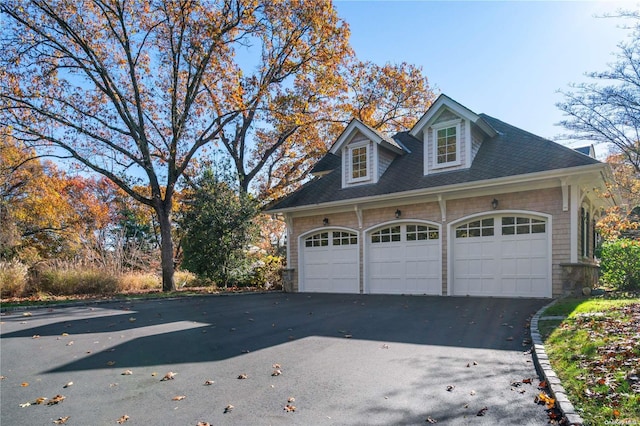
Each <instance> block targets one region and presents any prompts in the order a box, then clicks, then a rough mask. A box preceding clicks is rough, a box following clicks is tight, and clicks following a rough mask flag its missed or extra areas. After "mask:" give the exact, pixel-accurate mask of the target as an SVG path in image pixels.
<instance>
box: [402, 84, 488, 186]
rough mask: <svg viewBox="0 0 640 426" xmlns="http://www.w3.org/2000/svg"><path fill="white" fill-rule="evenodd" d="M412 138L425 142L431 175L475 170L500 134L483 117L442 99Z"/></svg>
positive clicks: (419, 125) (443, 97) (426, 115)
mask: <svg viewBox="0 0 640 426" xmlns="http://www.w3.org/2000/svg"><path fill="white" fill-rule="evenodd" d="M409 134H411V135H412V136H415V137H416V138H418V139H420V140H422V141H423V144H424V174H425V175H428V174H432V173H438V172H442V171H449V170H459V169H466V168H469V167H471V164H472V163H473V159H474V157H475V155H476V153H477V152H478V149H479V148H480V145H481V144H482V142H483V141H484V140H485V139H488V138H491V137H493V136H495V135H496V134H497V133H496V131H495V130H494V129H493V128H492V127H491V126H490V125H489V124H487V122H485V121H484V120H483V119H482V117H480V116H479V115H477V114H476V113H474V112H473V111H471V110H470V109H468V108H466V107H465V106H463V105H460V104H459V103H457V102H456V101H454V100H453V99H451V98H449V97H448V96H446V95H440V96H439V97H438V99H436V101H435V102H434V103H433V104H432V105H431V107H430V108H429V110H428V111H427V112H426V113H425V114H424V115H423V116H422V117H421V118H420V120H418V122H417V123H416V124H415V125H414V126H413V128H412V129H411V130H410V131H409Z"/></svg>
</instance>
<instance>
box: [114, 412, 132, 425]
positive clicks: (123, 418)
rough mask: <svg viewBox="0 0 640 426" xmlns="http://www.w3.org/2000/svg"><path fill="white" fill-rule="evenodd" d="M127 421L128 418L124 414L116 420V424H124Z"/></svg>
mask: <svg viewBox="0 0 640 426" xmlns="http://www.w3.org/2000/svg"><path fill="white" fill-rule="evenodd" d="M127 420H129V416H127V415H126V414H125V415H124V416H122V417H120V418H119V419H118V420H116V421H117V422H118V424H122V423H124V422H126V421H127Z"/></svg>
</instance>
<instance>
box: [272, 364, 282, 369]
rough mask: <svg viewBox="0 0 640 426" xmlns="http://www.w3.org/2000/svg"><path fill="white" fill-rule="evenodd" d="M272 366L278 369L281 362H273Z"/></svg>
mask: <svg viewBox="0 0 640 426" xmlns="http://www.w3.org/2000/svg"><path fill="white" fill-rule="evenodd" d="M272 367H273V368H276V369H278V368H280V364H273V365H272Z"/></svg>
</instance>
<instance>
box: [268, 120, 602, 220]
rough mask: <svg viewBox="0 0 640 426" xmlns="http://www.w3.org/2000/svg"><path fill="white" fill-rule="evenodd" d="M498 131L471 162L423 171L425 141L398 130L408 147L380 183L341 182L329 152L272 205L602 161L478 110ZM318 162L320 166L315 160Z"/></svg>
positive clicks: (337, 161)
mask: <svg viewBox="0 0 640 426" xmlns="http://www.w3.org/2000/svg"><path fill="white" fill-rule="evenodd" d="M479 116H480V117H482V118H483V119H484V120H485V121H486V122H487V123H488V124H489V125H490V126H491V127H493V128H494V129H495V130H496V131H497V132H498V134H497V135H496V136H495V137H493V138H489V139H486V140H485V141H484V142H483V143H482V145H481V146H480V149H479V150H478V153H477V154H476V157H475V158H474V160H473V163H472V165H471V167H470V168H468V169H462V170H452V171H443V172H438V173H433V174H429V175H427V176H424V174H423V149H424V146H423V143H422V141H420V140H418V139H416V138H415V137H413V136H411V135H410V134H409V133H408V132H401V133H398V134H396V135H395V136H394V138H395V139H397V140H398V141H399V142H400V143H402V144H403V145H404V146H406V147H407V148H408V149H409V150H410V153H407V154H404V155H399V156H397V157H396V158H395V159H394V160H393V162H392V163H391V165H390V166H389V168H388V169H387V170H386V172H385V173H384V174H383V175H382V176H381V177H380V179H379V181H378V183H376V184H369V185H359V186H354V187H350V188H342V167H341V159H340V157H338V156H336V155H333V154H328V155H327V157H329V156H332V157H329V158H327V157H325V158H323V159H322V160H320V162H319V163H318V165H321V164H322V165H323V167H322V169H323V170H330V169H331V167H333V171H331V172H330V173H328V174H326V175H325V176H322V177H319V178H316V179H313V180H311V181H310V182H308V183H307V184H305V185H304V186H302V187H301V188H300V189H298V190H297V191H296V192H294V193H293V194H291V195H289V196H288V197H286V198H284V199H283V200H281V201H280V202H277V203H276V204H274V205H272V206H271V207H270V208H269V210H279V209H285V208H291V207H296V206H305V205H313V204H322V203H328V202H335V201H342V200H348V199H356V198H361V197H374V196H377V195H385V194H390V193H400V192H404V191H412V190H417V189H426V188H436V187H441V186H446V185H454V184H461V183H468V182H473V181H480V180H486V179H497V178H502V177H507V176H516V175H521V174H529V173H535V172H543V171H550V170H556V169H564V168H569V167H577V166H586V165H590V164H597V163H599V161H598V160H595V159H593V158H591V157H588V156H585V155H583V154H580V153H578V152H576V151H574V150H573V149H570V148H567V147H565V146H562V145H559V144H557V143H555V142H552V141H550V140H547V139H544V138H541V137H539V136H536V135H534V134H532V133H529V132H526V131H524V130H522V129H519V128H517V127H514V126H511V125H509V124H507V123H504V122H502V121H500V120H498V119H496V118H493V117H490V116H488V115H486V114H479ZM316 168H317V166H316Z"/></svg>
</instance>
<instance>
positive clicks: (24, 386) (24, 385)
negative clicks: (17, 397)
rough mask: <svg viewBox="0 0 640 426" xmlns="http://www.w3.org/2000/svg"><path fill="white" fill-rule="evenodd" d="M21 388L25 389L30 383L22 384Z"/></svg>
mask: <svg viewBox="0 0 640 426" xmlns="http://www.w3.org/2000/svg"><path fill="white" fill-rule="evenodd" d="M20 386H22V387H23V388H26V387H27V386H29V382H22V383H20Z"/></svg>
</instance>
